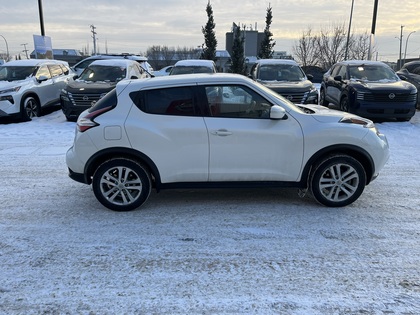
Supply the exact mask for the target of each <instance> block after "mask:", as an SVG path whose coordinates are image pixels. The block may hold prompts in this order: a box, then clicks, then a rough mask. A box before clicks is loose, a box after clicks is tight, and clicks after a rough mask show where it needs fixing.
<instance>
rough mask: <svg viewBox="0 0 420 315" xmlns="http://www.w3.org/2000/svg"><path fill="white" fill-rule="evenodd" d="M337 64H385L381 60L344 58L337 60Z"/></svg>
mask: <svg viewBox="0 0 420 315" xmlns="http://www.w3.org/2000/svg"><path fill="white" fill-rule="evenodd" d="M338 64H345V65H349V66H353V65H354V66H356V65H381V66H386V64H385V63H383V62H382V61H374V60H344V61H341V62H338Z"/></svg>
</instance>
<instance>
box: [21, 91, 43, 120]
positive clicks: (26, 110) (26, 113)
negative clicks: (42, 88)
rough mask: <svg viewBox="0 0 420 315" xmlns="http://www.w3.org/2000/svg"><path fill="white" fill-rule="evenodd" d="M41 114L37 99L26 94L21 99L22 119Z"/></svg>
mask: <svg viewBox="0 0 420 315" xmlns="http://www.w3.org/2000/svg"><path fill="white" fill-rule="evenodd" d="M40 114H41V108H40V105H39V102H38V101H37V99H36V98H35V97H33V96H28V97H26V98H25V99H24V100H23V103H22V107H21V116H22V119H23V120H31V119H32V118H34V117H38V116H39V115H40Z"/></svg>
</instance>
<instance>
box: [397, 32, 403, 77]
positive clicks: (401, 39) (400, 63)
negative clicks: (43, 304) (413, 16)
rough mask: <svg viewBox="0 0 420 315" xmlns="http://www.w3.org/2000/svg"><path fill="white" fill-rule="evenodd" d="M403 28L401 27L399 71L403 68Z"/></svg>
mask: <svg viewBox="0 0 420 315" xmlns="http://www.w3.org/2000/svg"><path fill="white" fill-rule="evenodd" d="M403 28H404V25H401V35H400V60H399V61H398V70H400V69H401V67H402V56H401V47H402V41H403Z"/></svg>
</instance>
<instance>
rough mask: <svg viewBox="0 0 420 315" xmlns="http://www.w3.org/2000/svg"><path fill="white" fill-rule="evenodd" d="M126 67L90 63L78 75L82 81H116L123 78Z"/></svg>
mask: <svg viewBox="0 0 420 315" xmlns="http://www.w3.org/2000/svg"><path fill="white" fill-rule="evenodd" d="M125 77H126V69H125V68H123V67H117V66H103V65H90V66H89V67H87V68H86V69H85V70H84V71H83V72H82V74H81V75H80V77H79V80H82V81H91V82H96V81H109V82H116V81H120V80H123V79H125Z"/></svg>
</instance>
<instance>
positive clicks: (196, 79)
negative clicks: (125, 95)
mask: <svg viewBox="0 0 420 315" xmlns="http://www.w3.org/2000/svg"><path fill="white" fill-rule="evenodd" d="M244 82H248V83H251V84H254V81H253V80H251V79H249V78H247V77H246V76H243V75H240V74H234V73H196V74H184V75H172V76H171V75H169V76H159V77H154V78H147V79H142V80H125V81H121V82H119V83H118V85H119V86H120V87H122V85H128V84H129V85H130V89H142V88H146V89H147V88H156V87H159V86H162V87H164V86H182V85H190V84H200V83H203V84H222V83H232V84H234V83H238V84H240V83H244Z"/></svg>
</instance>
